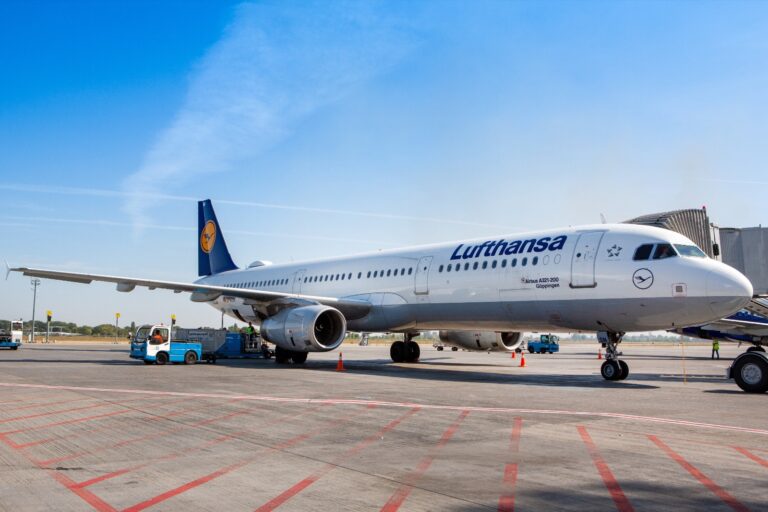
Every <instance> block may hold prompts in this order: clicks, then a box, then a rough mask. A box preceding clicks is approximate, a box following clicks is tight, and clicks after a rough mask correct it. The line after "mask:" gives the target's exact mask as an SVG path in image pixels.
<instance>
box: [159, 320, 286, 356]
mask: <svg viewBox="0 0 768 512" xmlns="http://www.w3.org/2000/svg"><path fill="white" fill-rule="evenodd" d="M173 338H174V339H177V340H185V341H192V342H196V343H200V344H201V345H202V350H203V355H202V359H203V360H205V361H210V362H216V360H217V359H261V358H263V359H270V358H271V357H273V356H274V355H275V351H274V350H272V349H271V348H269V345H268V344H267V343H266V342H265V341H264V339H263V338H262V337H261V336H260V335H258V334H257V335H254V336H253V337H251V336H249V335H248V334H245V333H239V332H228V331H227V330H226V329H181V328H179V329H175V330H174V331H173Z"/></svg>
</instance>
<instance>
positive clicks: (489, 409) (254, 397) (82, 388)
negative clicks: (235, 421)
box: [0, 382, 768, 436]
mask: <svg viewBox="0 0 768 512" xmlns="http://www.w3.org/2000/svg"><path fill="white" fill-rule="evenodd" d="M0 387H7V388H28V389H29V388H31V389H58V390H65V391H97V392H102V393H128V394H135V395H153V396H178V397H187V398H221V399H226V400H254V401H260V402H282V403H300V404H332V405H376V406H378V407H407V408H412V407H421V408H422V409H434V410H443V411H472V412H490V413H501V414H547V415H558V416H577V417H593V418H611V419H618V420H626V421H633V422H645V423H663V424H666V425H682V426H685V427H695V428H704V429H715V430H728V431H731V432H745V433H748V434H758V435H762V436H768V430H763V429H759V428H747V427H737V426H734V425H719V424H716V423H702V422H699V421H687V420H675V419H671V418H657V417H654V416H637V415H633V414H621V413H617V412H594V411H564V410H557V409H518V408H512V407H474V406H467V405H432V404H421V403H416V402H381V401H378V400H361V399H344V398H288V397H279V396H261V395H225V394H221V393H186V392H180V391H153V390H144V389H120V388H94V387H85V386H49V385H46V384H19V383H15V382H14V383H12V382H0Z"/></svg>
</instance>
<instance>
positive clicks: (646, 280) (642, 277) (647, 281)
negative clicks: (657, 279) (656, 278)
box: [632, 268, 653, 290]
mask: <svg viewBox="0 0 768 512" xmlns="http://www.w3.org/2000/svg"><path fill="white" fill-rule="evenodd" d="M632 282H633V283H634V285H635V286H637V287H638V288H640V289H641V290H647V289H648V288H650V287H651V285H652V284H653V272H651V271H650V270H648V269H647V268H639V269H637V270H635V273H634V274H632Z"/></svg>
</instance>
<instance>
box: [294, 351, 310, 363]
mask: <svg viewBox="0 0 768 512" xmlns="http://www.w3.org/2000/svg"><path fill="white" fill-rule="evenodd" d="M308 355H309V352H293V353H292V354H291V359H293V362H294V363H296V364H304V363H306V362H307V356H308Z"/></svg>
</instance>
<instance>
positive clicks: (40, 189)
mask: <svg viewBox="0 0 768 512" xmlns="http://www.w3.org/2000/svg"><path fill="white" fill-rule="evenodd" d="M0 190H9V191H13V192H28V193H33V194H57V195H71V196H87V197H118V198H125V199H128V200H136V201H139V200H143V201H144V202H145V204H146V200H147V199H160V200H164V201H198V200H200V199H201V198H199V197H191V196H181V195H173V194H160V193H153V192H135V191H125V190H109V189H97V188H81V187H58V186H57V187H47V186H39V185H28V184H7V183H6V184H0ZM212 200H213V202H214V203H215V204H228V205H232V206H244V207H248V208H266V209H274V210H290V211H298V212H306V213H321V214H329V215H348V216H356V217H368V218H376V219H384V220H404V221H409V222H413V221H416V222H432V223H439V224H454V225H462V226H476V227H488V228H499V229H521V228H514V227H511V226H505V225H501V224H487V223H482V222H471V221H464V220H456V219H446V218H439V217H412V216H409V215H398V214H391V213H376V212H361V211H354V210H338V209H333V208H316V207H313V206H297V205H291V204H275V203H260V202H254V201H238V200H232V199H216V198H212ZM142 224H143V223H139V224H138V226H139V227H141V225H142Z"/></svg>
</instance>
